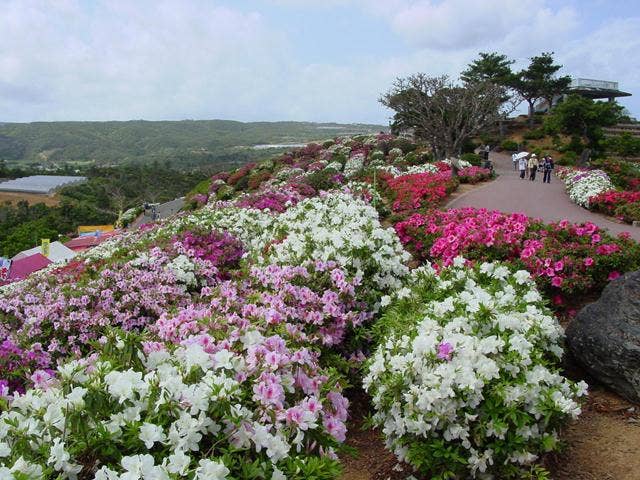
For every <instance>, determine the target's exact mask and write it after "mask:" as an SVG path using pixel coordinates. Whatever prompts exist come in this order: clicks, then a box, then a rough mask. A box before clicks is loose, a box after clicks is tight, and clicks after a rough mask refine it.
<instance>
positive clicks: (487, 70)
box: [460, 52, 515, 88]
mask: <svg viewBox="0 0 640 480" xmlns="http://www.w3.org/2000/svg"><path fill="white" fill-rule="evenodd" d="M479 56H480V58H478V59H476V60H474V61H472V62H471V63H470V64H469V65H468V66H467V69H466V70H464V71H463V72H462V73H461V74H460V79H461V80H462V81H463V82H465V83H467V84H469V83H478V82H491V83H495V84H496V85H500V86H502V87H505V88H509V87H510V86H511V85H512V84H513V80H514V74H513V71H512V70H511V65H513V64H514V63H515V60H510V59H509V58H507V56H506V55H503V54H500V53H497V52H492V53H486V52H480V54H479Z"/></svg>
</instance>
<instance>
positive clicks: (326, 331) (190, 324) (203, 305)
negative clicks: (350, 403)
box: [150, 261, 372, 347]
mask: <svg viewBox="0 0 640 480" xmlns="http://www.w3.org/2000/svg"><path fill="white" fill-rule="evenodd" d="M359 284H360V282H359V280H357V279H356V280H350V279H348V278H347V275H346V274H345V272H344V271H343V270H342V269H341V268H338V267H337V265H336V263H335V262H331V261H330V262H320V261H316V262H307V263H306V264H305V265H302V266H297V267H293V266H290V265H287V266H278V265H269V266H266V267H252V268H251V269H250V271H249V275H248V276H247V277H246V278H241V279H238V280H233V281H232V280H230V281H226V282H222V283H221V284H219V285H218V286H216V287H215V288H210V289H207V291H206V292H205V293H204V294H203V295H202V297H201V298H200V299H199V302H198V303H197V304H191V305H188V306H186V307H182V308H180V309H178V310H177V311H176V312H167V313H165V314H163V315H162V316H161V317H160V318H159V319H158V321H157V322H156V323H155V324H154V325H152V326H151V327H150V330H151V331H153V332H154V333H156V334H157V335H158V336H159V337H160V339H162V340H163V341H168V342H172V343H180V342H181V341H182V339H183V338H185V337H187V336H189V335H196V334H204V333H207V332H209V333H211V332H215V331H216V330H218V324H219V322H220V318H227V319H229V320H228V321H229V322H231V323H233V324H234V325H239V326H240V325H253V326H254V327H261V328H263V329H266V328H276V330H277V331H279V332H282V331H285V332H286V334H287V337H288V338H292V339H294V340H295V341H296V342H298V343H300V344H317V345H323V346H332V347H333V346H339V345H340V344H342V342H343V341H344V339H345V336H346V333H347V331H349V330H350V329H352V328H353V327H357V326H359V325H361V324H363V323H364V322H365V321H367V320H369V319H370V318H371V316H372V315H371V313H370V312H368V311H367V305H366V303H364V302H362V301H359V300H358V299H357V297H356V289H357V288H358V286H359Z"/></svg>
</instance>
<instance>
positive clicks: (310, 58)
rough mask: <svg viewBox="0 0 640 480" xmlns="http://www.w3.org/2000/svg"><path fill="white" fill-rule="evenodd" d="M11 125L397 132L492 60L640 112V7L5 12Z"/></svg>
mask: <svg viewBox="0 0 640 480" xmlns="http://www.w3.org/2000/svg"><path fill="white" fill-rule="evenodd" d="M0 9H1V11H2V12H3V14H2V15H0V121H38V120H41V121H45V120H128V119H140V118H143V119H149V120H159V119H187V118H190V119H209V118H225V119H235V120H243V121H254V120H308V121H338V122H367V123H383V124H386V123H387V121H388V118H389V116H390V112H389V111H387V110H385V109H384V108H383V107H382V106H381V105H380V104H379V103H378V102H377V99H378V97H379V96H380V94H381V93H382V92H384V91H385V90H386V89H388V88H389V86H390V84H391V82H392V81H393V79H394V78H395V77H397V76H404V75H407V74H410V73H415V72H418V71H422V72H427V73H428V74H432V75H441V74H449V75H452V76H454V77H457V75H458V74H459V72H460V71H461V70H462V69H464V67H465V65H466V64H467V63H468V62H469V61H471V60H472V59H473V58H475V57H476V56H477V53H478V52H479V51H498V52H502V53H505V54H507V55H508V56H510V57H511V58H513V59H515V60H516V61H517V64H516V66H517V67H519V68H521V67H524V66H525V65H526V62H527V59H528V58H529V57H531V56H533V55H537V54H539V53H541V52H543V51H554V52H555V54H556V58H557V60H558V61H559V63H561V64H563V65H564V66H565V67H564V69H563V73H566V74H570V75H573V76H576V77H589V78H598V79H603V80H614V81H619V82H620V88H621V89H622V90H625V91H628V92H631V93H633V94H634V96H633V97H630V98H627V99H623V100H622V101H621V103H622V104H623V105H625V106H626V107H627V108H628V109H629V110H630V111H631V113H632V114H634V115H635V116H640V66H639V65H640V62H639V61H638V60H639V59H640V55H639V54H638V52H639V51H640V3H638V2H632V1H628V2H622V1H610V2H605V1H600V0H587V1H577V0H565V1H552V0H548V1H546V0H483V1H480V0H446V1H442V0H440V1H436V0H316V1H312V0H155V1H151V0H135V1H134V0H110V1H106V0H104V1H88V0H87V1H78V0H48V1H47V0H0Z"/></svg>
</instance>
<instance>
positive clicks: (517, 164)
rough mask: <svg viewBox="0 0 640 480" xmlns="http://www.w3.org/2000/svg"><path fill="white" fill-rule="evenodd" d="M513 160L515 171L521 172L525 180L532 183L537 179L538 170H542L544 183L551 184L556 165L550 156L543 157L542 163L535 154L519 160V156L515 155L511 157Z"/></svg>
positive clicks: (521, 176)
mask: <svg viewBox="0 0 640 480" xmlns="http://www.w3.org/2000/svg"><path fill="white" fill-rule="evenodd" d="M511 160H512V161H513V169H514V170H516V169H518V170H520V178H521V179H523V180H524V179H525V178H528V179H529V180H531V181H532V182H533V181H535V179H536V173H537V172H538V170H542V173H543V177H542V182H543V183H551V172H552V171H553V168H554V164H553V158H551V156H550V155H545V156H544V157H542V161H540V160H538V156H537V155H536V154H535V153H532V154H531V155H527V156H520V157H519V158H518V154H517V153H514V154H513V155H512V156H511Z"/></svg>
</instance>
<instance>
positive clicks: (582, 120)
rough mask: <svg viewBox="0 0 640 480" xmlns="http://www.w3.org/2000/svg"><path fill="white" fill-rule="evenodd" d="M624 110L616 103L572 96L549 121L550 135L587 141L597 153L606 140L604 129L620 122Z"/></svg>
mask: <svg viewBox="0 0 640 480" xmlns="http://www.w3.org/2000/svg"><path fill="white" fill-rule="evenodd" d="M622 110H623V108H622V107H621V106H620V105H619V104H618V103H616V102H595V101H593V100H591V99H590V98H585V97H582V96H580V95H569V96H568V97H567V98H566V99H565V100H564V101H562V102H560V103H559V104H558V105H557V106H556V107H555V108H554V109H553V110H552V112H551V115H550V116H549V117H547V118H546V119H545V129H546V130H547V131H548V132H549V133H564V134H565V135H571V136H574V137H575V136H578V137H584V138H586V139H587V142H588V146H589V148H591V149H595V150H596V151H597V150H598V149H599V148H600V147H601V141H602V140H603V139H604V134H603V132H602V128H603V127H610V126H612V125H615V124H616V123H618V122H619V121H620V118H621V117H622Z"/></svg>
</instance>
